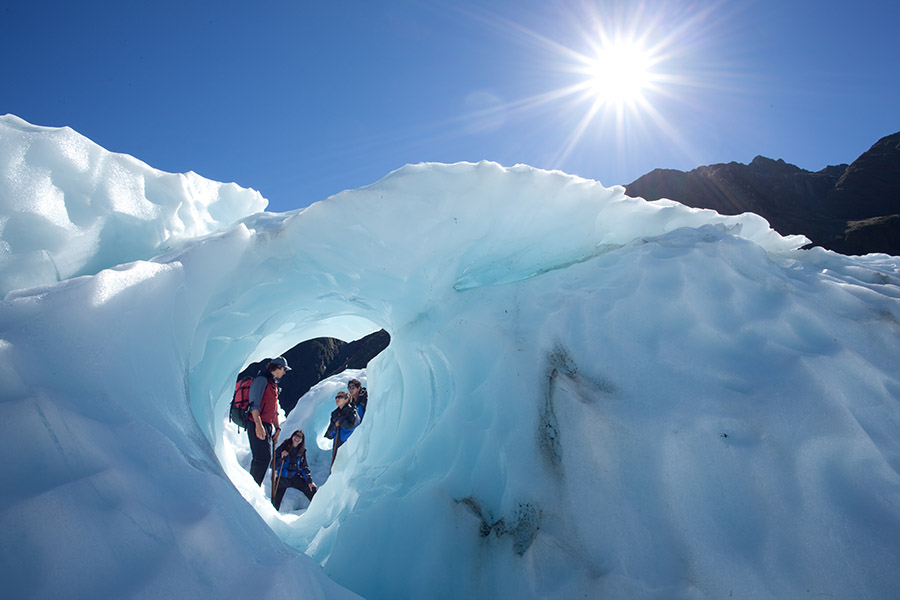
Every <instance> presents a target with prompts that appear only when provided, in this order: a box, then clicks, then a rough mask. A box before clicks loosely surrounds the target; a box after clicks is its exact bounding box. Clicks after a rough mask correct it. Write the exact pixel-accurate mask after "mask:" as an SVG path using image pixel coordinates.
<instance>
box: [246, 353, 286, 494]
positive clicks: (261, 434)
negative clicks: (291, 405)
mask: <svg viewBox="0 0 900 600" xmlns="http://www.w3.org/2000/svg"><path fill="white" fill-rule="evenodd" d="M290 370H291V368H290V367H288V364H287V361H286V360H285V359H284V357H283V356H278V357H276V358H273V359H272V360H270V361H269V363H268V364H267V365H266V366H265V368H263V369H260V371H259V374H258V375H257V376H256V377H254V378H253V382H252V383H251V384H250V419H251V421H250V423H249V425H250V426H249V427H248V428H247V438H248V439H249V440H250V452H252V453H253V460H251V461H250V475H251V476H252V477H253V480H254V481H256V483H257V484H259V485H262V482H263V479H265V477H266V470H268V468H269V463H270V462H271V461H272V450H271V448H270V444H271V446H274V445H275V444H277V443H278V434H279V433H280V432H281V426H280V425H279V424H278V390H279V388H278V380H279V379H281V378H282V377H284V374H285V373H287V372H288V371H290Z"/></svg>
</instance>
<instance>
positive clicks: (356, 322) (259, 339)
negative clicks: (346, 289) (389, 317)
mask: <svg viewBox="0 0 900 600" xmlns="http://www.w3.org/2000/svg"><path fill="white" fill-rule="evenodd" d="M263 327H264V325H259V326H256V327H255V328H254V330H257V329H260V328H263ZM379 333H381V334H383V336H382V337H381V339H380V340H376V342H375V344H376V345H377V343H378V342H379V341H383V340H384V337H386V338H387V340H388V343H389V340H390V334H389V333H388V332H387V331H385V330H384V329H383V327H382V324H381V323H376V322H374V321H373V320H370V319H368V318H366V317H361V316H358V315H339V316H331V317H326V318H322V319H320V320H318V321H316V322H313V323H302V324H287V325H282V326H279V327H275V328H274V330H273V331H270V332H267V333H265V334H264V335H261V336H256V338H255V339H253V340H252V344H250V343H248V340H249V339H250V338H253V336H249V338H248V337H242V336H241V335H240V334H237V335H234V337H231V338H228V339H229V340H230V341H231V342H232V343H230V344H222V341H223V339H222V338H221V337H220V336H217V335H210V336H208V337H207V339H206V340H205V343H204V349H205V351H204V358H203V359H201V361H200V364H199V365H197V366H195V368H194V369H192V371H191V374H190V376H189V380H190V381H189V385H190V389H191V395H190V398H191V408H192V410H193V412H194V415H195V417H196V418H197V422H198V424H199V425H200V426H201V428H202V429H204V433H205V434H206V436H207V438H208V440H209V442H210V444H211V445H212V447H213V451H214V453H215V455H216V458H217V459H218V461H219V464H220V465H221V467H222V469H223V470H224V472H225V474H226V476H227V477H228V479H229V480H230V481H231V483H232V484H233V485H234V487H235V488H236V491H237V492H238V493H240V494H241V496H242V497H243V498H244V500H246V501H247V502H248V503H249V504H250V506H251V507H253V508H254V510H255V511H256V512H257V513H258V514H259V515H260V517H262V519H263V521H265V522H266V523H267V524H268V525H269V527H270V528H271V529H272V530H273V531H274V532H275V533H276V534H277V535H279V537H281V538H282V539H283V540H285V541H286V542H287V543H288V544H289V545H292V546H293V547H295V548H297V549H298V550H300V551H304V549H305V548H304V546H305V544H304V542H303V539H304V538H303V536H300V535H298V534H297V533H296V529H297V527H300V526H302V525H303V521H316V522H315V523H312V522H310V523H308V524H307V525H308V526H307V527H304V529H317V528H318V526H319V525H318V523H319V522H320V521H321V520H322V519H326V518H327V516H328V512H327V511H325V510H321V511H315V514H313V513H310V512H309V511H307V510H306V509H307V508H308V507H309V505H310V503H309V501H307V500H306V498H305V497H304V496H303V494H301V493H300V492H299V491H297V490H293V489H291V490H289V491H288V492H287V493H286V494H285V497H284V500H283V502H282V506H281V511H280V512H279V511H276V510H275V508H274V507H273V505H272V502H271V470H270V471H269V472H267V473H266V477H265V479H264V482H263V485H262V486H258V485H257V484H256V482H255V481H254V480H253V478H252V477H251V475H250V473H249V471H248V466H249V459H250V447H249V441H248V437H247V435H248V434H247V432H246V431H245V430H243V429H241V430H238V427H237V426H236V425H234V424H233V423H231V422H230V421H229V419H228V412H229V407H230V404H231V400H232V397H233V393H234V385H235V378H236V376H237V374H238V373H240V372H243V371H244V370H245V369H247V367H248V366H251V365H252V364H253V363H254V362H259V361H262V360H263V359H266V358H271V357H275V356H283V355H284V354H285V353H286V352H287V353H288V354H289V355H290V350H293V349H294V348H297V347H298V346H301V345H302V344H303V342H300V343H299V344H298V343H297V340H303V341H313V340H317V339H321V338H330V339H336V340H338V341H343V340H351V341H349V342H344V344H345V345H346V346H350V345H351V344H354V343H356V342H360V341H362V340H364V339H368V338H372V337H373V336H374V337H378V334H379ZM372 358H373V359H374V360H370V361H369V364H368V365H367V367H368V368H363V369H353V368H350V369H341V370H340V371H339V372H336V373H330V374H329V376H327V377H323V378H322V380H321V381H317V382H316V384H315V385H313V386H312V387H311V389H310V390H309V393H306V394H301V395H300V396H298V397H297V398H295V399H294V400H295V402H294V406H293V407H292V410H290V411H288V414H287V415H285V411H284V410H281V411H280V419H281V425H282V427H283V430H282V432H281V439H280V440H279V442H281V441H283V440H284V439H286V436H290V435H291V432H292V431H293V430H295V429H303V430H304V432H305V435H306V438H307V444H306V446H307V455H308V461H309V464H310V469H311V471H312V475H313V481H314V482H315V483H316V484H317V485H318V486H319V487H323V486H324V485H325V483H326V482H327V481H328V480H329V479H330V469H331V441H330V440H327V439H324V438H323V437H322V434H323V432H324V430H325V429H327V426H328V424H329V416H330V413H331V410H333V409H334V395H335V391H336V390H337V389H338V388H339V387H342V388H343V389H344V390H346V383H347V381H349V380H350V379H351V378H358V379H361V380H362V381H363V385H364V386H366V387H368V386H369V385H371V383H372V382H373V381H374V382H375V386H376V389H377V388H378V383H377V380H378V379H379V375H378V374H379V373H381V372H383V371H384V370H385V369H387V370H389V371H391V372H392V373H396V372H397V369H396V368H394V367H392V366H391V364H392V361H393V360H394V359H393V358H392V357H391V352H390V348H389V347H388V344H387V343H385V344H384V348H382V349H380V350H378V351H377V352H376V353H375V355H374V356H373V357H372ZM206 364H208V367H205V368H204V365H206ZM289 364H291V363H289ZM198 367H199V368H198ZM300 367H301V365H300V364H299V363H294V364H291V368H292V370H293V369H297V368H300ZM310 396H311V399H310V400H309V401H308V402H307V400H304V401H303V402H301V401H300V400H301V398H303V397H310ZM372 420H373V419H370V422H371V421H372ZM358 437H362V436H358ZM351 442H352V439H351V440H348V441H347V442H346V443H345V444H344V445H343V446H342V447H341V448H340V450H341V453H340V454H344V455H348V454H351V453H353V452H354V449H355V445H354V444H352V443H351ZM345 462H346V460H343V461H342V460H338V461H337V462H336V463H335V465H334V470H335V471H336V472H337V471H340V470H342V469H344V468H345V464H344V463H345ZM339 479H340V478H339ZM325 491H326V493H325V496H329V497H332V498H333V497H335V496H337V497H339V496H341V495H342V494H343V490H342V489H341V486H340V483H339V482H335V484H332V485H331V486H326V487H325ZM294 492H296V494H295V493H294Z"/></svg>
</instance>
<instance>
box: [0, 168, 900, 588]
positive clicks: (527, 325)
mask: <svg viewBox="0 0 900 600" xmlns="http://www.w3.org/2000/svg"><path fill="white" fill-rule="evenodd" d="M803 242H804V240H802V239H800V238H782V237H781V236H778V235H777V234H775V233H774V232H772V231H771V230H769V229H768V227H767V226H766V224H765V222H764V221H763V220H762V219H760V218H759V217H756V216H753V215H743V216H738V217H723V216H720V215H717V214H715V213H713V212H710V211H697V210H692V209H688V208H685V207H683V206H680V205H676V204H673V203H666V202H659V203H646V202H644V201H642V200H638V199H629V198H626V197H625V196H624V195H623V190H622V189H621V188H614V189H606V188H603V187H602V186H600V185H599V184H597V183H595V182H590V181H585V180H581V179H578V178H573V177H569V176H566V175H564V174H562V173H547V172H541V171H537V170H534V169H530V168H528V167H515V168H512V169H504V168H501V167H499V166H498V165H495V164H491V163H482V164H478V165H468V164H458V165H449V166H448V165H418V166H413V167H406V168H404V169H401V170H400V171H398V172H395V173H393V174H391V175H390V176H389V177H387V178H385V179H384V180H382V181H380V182H378V183H377V184H375V185H372V186H369V187H367V188H364V189H361V190H356V191H353V192H347V193H343V194H339V195H337V196H335V197H333V198H331V199H329V200H327V201H325V202H321V203H318V204H315V205H313V206H311V207H309V208H308V209H306V210H304V211H302V212H299V213H297V214H293V215H270V214H261V215H256V216H253V217H249V218H247V219H245V220H244V221H243V222H242V223H241V224H240V225H238V226H236V227H234V228H232V229H230V230H229V231H227V232H223V233H220V234H217V235H213V236H209V237H207V238H204V240H202V241H199V242H197V243H193V244H190V245H187V246H185V247H184V248H182V249H180V250H178V251H177V252H172V253H169V254H164V255H161V256H159V257H157V258H156V259H154V260H153V261H151V262H136V263H133V264H130V265H126V266H124V267H120V268H117V269H114V270H108V271H103V272H101V273H100V274H98V275H97V276H94V277H87V278H79V279H77V280H72V281H68V282H64V283H62V284H59V285H56V286H52V287H48V288H44V289H41V290H34V291H32V292H14V293H12V294H10V295H8V296H7V298H6V300H5V301H4V302H3V305H2V310H0V340H2V341H0V353H2V359H3V360H2V361H0V365H2V369H4V371H3V379H4V381H5V382H6V385H4V386H3V388H2V389H0V400H2V404H0V406H3V409H4V416H5V417H6V422H7V432H8V434H7V435H5V436H4V437H3V438H2V440H3V441H2V442H0V443H2V444H3V450H4V455H6V456H15V457H20V458H21V460H13V461H7V462H5V463H4V464H3V466H2V467H0V468H2V469H3V471H2V472H0V475H2V476H3V478H4V481H10V482H13V483H12V485H9V486H5V487H4V491H3V494H4V496H3V503H2V504H0V527H2V530H3V531H4V532H5V533H4V536H5V537H4V541H9V543H5V544H4V545H3V548H4V552H5V554H4V556H3V564H4V565H7V569H8V572H9V574H10V576H9V577H7V584H6V585H7V589H8V590H12V591H13V593H15V592H19V591H22V590H31V589H36V590H37V592H39V593H40V594H41V595H42V596H52V595H57V596H67V597H109V596H111V595H112V592H111V589H112V588H114V587H116V586H117V585H121V586H124V587H123V588H122V589H121V590H119V591H122V592H123V593H121V594H119V596H123V595H124V596H132V597H150V596H156V597H159V596H161V595H167V594H168V595H172V593H173V590H177V589H179V588H180V587H183V588H184V589H185V590H187V592H186V593H183V594H181V595H182V597H204V596H205V597H211V596H214V595H230V596H234V595H238V594H243V593H244V590H250V589H254V588H253V585H252V582H253V581H257V580H264V581H266V582H267V585H269V586H270V587H269V588H268V589H266V590H263V592H264V595H265V594H266V593H268V594H269V596H270V597H277V596H278V595H279V594H283V593H285V590H288V589H291V588H292V587H296V586H300V585H302V586H313V588H314V590H318V592H314V593H313V595H315V594H316V593H319V594H324V595H332V594H337V593H339V592H338V590H337V589H336V588H332V587H327V582H325V583H323V581H322V579H321V574H320V573H318V572H317V571H316V569H315V568H313V567H311V566H310V565H309V562H308V561H304V559H303V557H302V555H299V554H296V553H293V554H292V553H291V551H289V549H288V548H287V547H286V546H284V545H283V544H282V542H280V541H279V540H278V539H277V538H275V536H274V535H273V534H272V530H274V531H275V532H277V533H278V535H279V536H281V537H282V538H283V539H284V540H286V541H288V542H289V543H290V544H291V545H293V546H294V547H296V548H298V549H300V550H304V551H306V552H308V553H309V555H310V556H312V557H313V558H314V559H315V560H316V561H317V562H319V563H320V564H321V565H323V566H324V571H325V573H327V574H328V575H329V576H331V577H332V578H333V579H334V580H336V581H337V582H338V583H341V584H343V585H345V586H347V587H349V588H351V589H353V590H355V591H358V592H359V593H361V594H362V595H364V596H366V597H369V598H404V597H409V598H412V597H439V598H464V597H466V598H468V597H488V596H495V597H509V598H522V597H582V596H587V597H651V598H700V597H709V598H713V597H716V598H717V597H728V596H729V595H731V594H732V593H734V595H735V596H737V595H743V596H744V597H753V598H787V597H803V596H804V595H805V594H810V595H817V594H818V595H822V594H830V595H833V596H835V597H866V598H887V597H890V595H889V594H892V593H893V591H894V590H896V589H897V588H898V587H900V575H898V572H897V570H896V564H897V561H898V558H900V555H898V542H897V540H898V539H900V502H898V498H900V477H898V471H900V446H898V442H897V438H896V435H895V433H896V429H897V427H898V425H900V408H898V406H900V402H898V399H900V380H898V369H897V367H896V361H895V357H896V356H897V355H898V352H900V325H898V323H900V306H898V295H900V285H898V283H900V280H898V274H900V264H898V261H897V259H896V258H890V257H884V256H880V257H879V256H870V257H862V258H846V257H841V256H839V255H834V254H832V253H827V252H823V251H820V250H813V251H801V250H797V248H798V247H799V246H800V245H801V244H802V243H803ZM380 327H384V328H385V329H387V330H388V331H390V333H391V336H392V338H391V339H392V341H391V346H390V347H389V348H388V349H387V350H386V351H385V352H384V353H382V354H381V355H380V356H379V357H378V358H377V359H376V360H375V361H373V363H372V364H370V366H369V369H368V371H367V374H368V387H369V390H370V392H371V397H372V400H371V401H370V408H369V412H368V413H367V416H366V421H365V423H364V428H363V429H362V430H361V431H359V432H358V433H357V434H355V435H354V437H353V438H352V439H351V440H350V442H349V443H348V444H347V446H345V447H344V448H343V449H342V452H341V455H340V456H339V458H338V462H337V464H336V468H335V472H334V474H333V475H332V477H331V479H329V481H328V483H327V484H326V485H325V486H323V487H322V489H321V490H320V492H319V495H317V497H316V499H315V501H314V502H313V503H312V504H311V505H310V508H309V510H307V511H306V513H305V514H303V515H302V516H301V517H299V518H297V517H295V516H293V515H291V516H290V518H284V519H282V518H280V517H279V516H278V515H276V514H275V512H274V510H272V509H271V506H270V505H268V503H267V501H266V499H265V498H264V497H263V495H262V493H261V492H260V491H259V489H258V488H254V486H253V485H252V484H251V483H249V475H248V474H247V473H246V471H244V470H243V469H242V468H240V466H239V465H237V461H236V459H235V457H234V455H233V454H232V453H230V452H229V449H228V448H227V445H226V443H225V441H224V440H225V436H224V435H223V428H224V427H225V423H224V421H223V416H224V414H225V407H226V405H227V401H228V399H229V397H230V389H231V388H232V386H233V378H234V374H235V373H236V372H237V371H238V370H239V369H240V367H242V366H243V365H244V364H246V363H247V362H248V358H259V357H261V356H262V355H266V354H269V355H271V354H272V353H274V352H277V351H279V350H282V349H284V348H286V347H288V346H290V345H291V344H292V343H294V342H296V341H298V340H301V339H307V338H311V337H316V336H318V335H335V336H337V337H344V338H345V339H352V338H354V337H358V336H359V335H361V334H364V333H367V332H369V331H372V330H374V329H378V328H380ZM316 414H318V413H317V412H316V411H313V413H312V415H313V416H312V418H313V419H314V420H315V419H316V416H315V415H316ZM319 425H320V424H318V423H314V428H315V429H319V428H320V427H319ZM344 450H345V451H344ZM216 458H218V461H217V460H216ZM220 465H222V466H221V467H220ZM226 473H227V475H228V477H229V478H230V480H231V482H233V484H234V487H232V483H231V482H229V478H226ZM235 487H236V488H237V491H235ZM238 492H240V493H238ZM241 495H243V496H245V497H246V498H247V500H248V501H249V502H250V504H252V505H253V506H254V507H255V508H256V512H254V511H253V510H251V509H250V507H249V506H248V505H247V503H245V502H244V500H243V499H242V498H241ZM257 515H261V516H262V517H263V519H264V520H265V521H266V522H268V523H269V525H270V526H271V527H272V529H269V528H267V527H266V526H265V525H264V524H263V520H261V519H259V517H258V516H257ZM9 549H14V550H9ZM58 565H62V566H64V567H65V568H57V566H58ZM248 573H249V575H248ZM101 574H103V575H104V576H105V579H104V577H101ZM254 577H255V579H254ZM73 580H74V581H75V585H73ZM36 581H37V582H38V584H37V585H38V587H37V588H32V587H29V586H34V585H35V583H34V582H36ZM110 582H111V583H110ZM123 590H124V591H123ZM175 595H178V594H175Z"/></svg>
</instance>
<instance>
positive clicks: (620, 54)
mask: <svg viewBox="0 0 900 600" xmlns="http://www.w3.org/2000/svg"><path fill="white" fill-rule="evenodd" d="M652 67H653V61H652V57H651V56H650V53H649V52H647V50H645V49H644V47H643V46H642V45H641V44H639V43H637V42H625V41H620V42H614V43H611V44H608V45H605V46H602V47H600V48H598V49H597V56H596V57H595V58H594V59H593V60H591V61H589V62H588V64H587V65H586V68H585V72H586V75H587V81H586V84H587V87H588V89H589V90H590V93H591V94H592V95H593V96H594V98H595V99H596V100H597V101H598V102H600V103H602V104H612V105H615V106H619V107H621V106H624V105H634V104H635V103H638V102H640V101H641V100H643V99H644V92H645V91H646V90H647V89H648V88H649V87H650V84H651V82H652V80H653V72H652Z"/></svg>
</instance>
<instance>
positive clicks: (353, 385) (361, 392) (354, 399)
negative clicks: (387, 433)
mask: <svg viewBox="0 0 900 600" xmlns="http://www.w3.org/2000/svg"><path fill="white" fill-rule="evenodd" d="M347 390H349V392H350V402H351V403H352V404H353V406H355V407H356V412H357V413H359V422H360V423H362V420H363V417H364V416H365V414H366V406H367V405H368V404H369V391H368V390H367V389H366V388H364V387H363V386H362V383H360V381H359V379H351V380H350V381H348V382H347Z"/></svg>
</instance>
